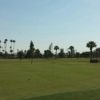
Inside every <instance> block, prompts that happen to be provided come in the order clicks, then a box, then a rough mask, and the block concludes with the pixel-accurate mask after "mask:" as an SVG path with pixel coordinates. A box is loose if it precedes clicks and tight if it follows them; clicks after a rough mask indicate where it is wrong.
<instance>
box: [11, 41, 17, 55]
mask: <svg viewBox="0 0 100 100" xmlns="http://www.w3.org/2000/svg"><path fill="white" fill-rule="evenodd" d="M12 42H13V53H14V50H15V42H16V41H15V40H12Z"/></svg>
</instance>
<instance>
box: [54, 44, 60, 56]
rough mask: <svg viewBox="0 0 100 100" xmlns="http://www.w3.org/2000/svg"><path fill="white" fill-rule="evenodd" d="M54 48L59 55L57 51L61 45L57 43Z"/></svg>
mask: <svg viewBox="0 0 100 100" xmlns="http://www.w3.org/2000/svg"><path fill="white" fill-rule="evenodd" d="M54 50H55V51H56V56H57V51H58V50H59V46H57V45H56V46H55V47H54Z"/></svg>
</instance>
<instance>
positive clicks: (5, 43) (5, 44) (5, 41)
mask: <svg viewBox="0 0 100 100" xmlns="http://www.w3.org/2000/svg"><path fill="white" fill-rule="evenodd" d="M7 41H8V39H5V40H4V48H5V54H6V53H7Z"/></svg>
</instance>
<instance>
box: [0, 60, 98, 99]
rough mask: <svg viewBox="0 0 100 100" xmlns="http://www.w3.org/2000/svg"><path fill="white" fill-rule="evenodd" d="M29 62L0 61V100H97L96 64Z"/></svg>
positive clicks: (64, 61)
mask: <svg viewBox="0 0 100 100" xmlns="http://www.w3.org/2000/svg"><path fill="white" fill-rule="evenodd" d="M30 62H31V61H30V60H22V61H20V60H0V100H99V99H100V96H99V95H100V90H99V89H100V64H90V63H89V61H88V60H87V59H36V60H33V64H31V63H30ZM91 96H93V98H94V99H91ZM83 97H84V99H83ZM67 98H68V99H67ZM73 98H74V99H73ZM81 98H82V99H81ZM98 98H99V99H98Z"/></svg>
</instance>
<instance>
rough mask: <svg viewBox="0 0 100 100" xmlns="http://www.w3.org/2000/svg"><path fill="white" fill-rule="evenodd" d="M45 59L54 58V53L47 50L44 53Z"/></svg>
mask: <svg viewBox="0 0 100 100" xmlns="http://www.w3.org/2000/svg"><path fill="white" fill-rule="evenodd" d="M44 57H45V58H50V57H53V53H52V52H51V51H50V50H45V51H44Z"/></svg>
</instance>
